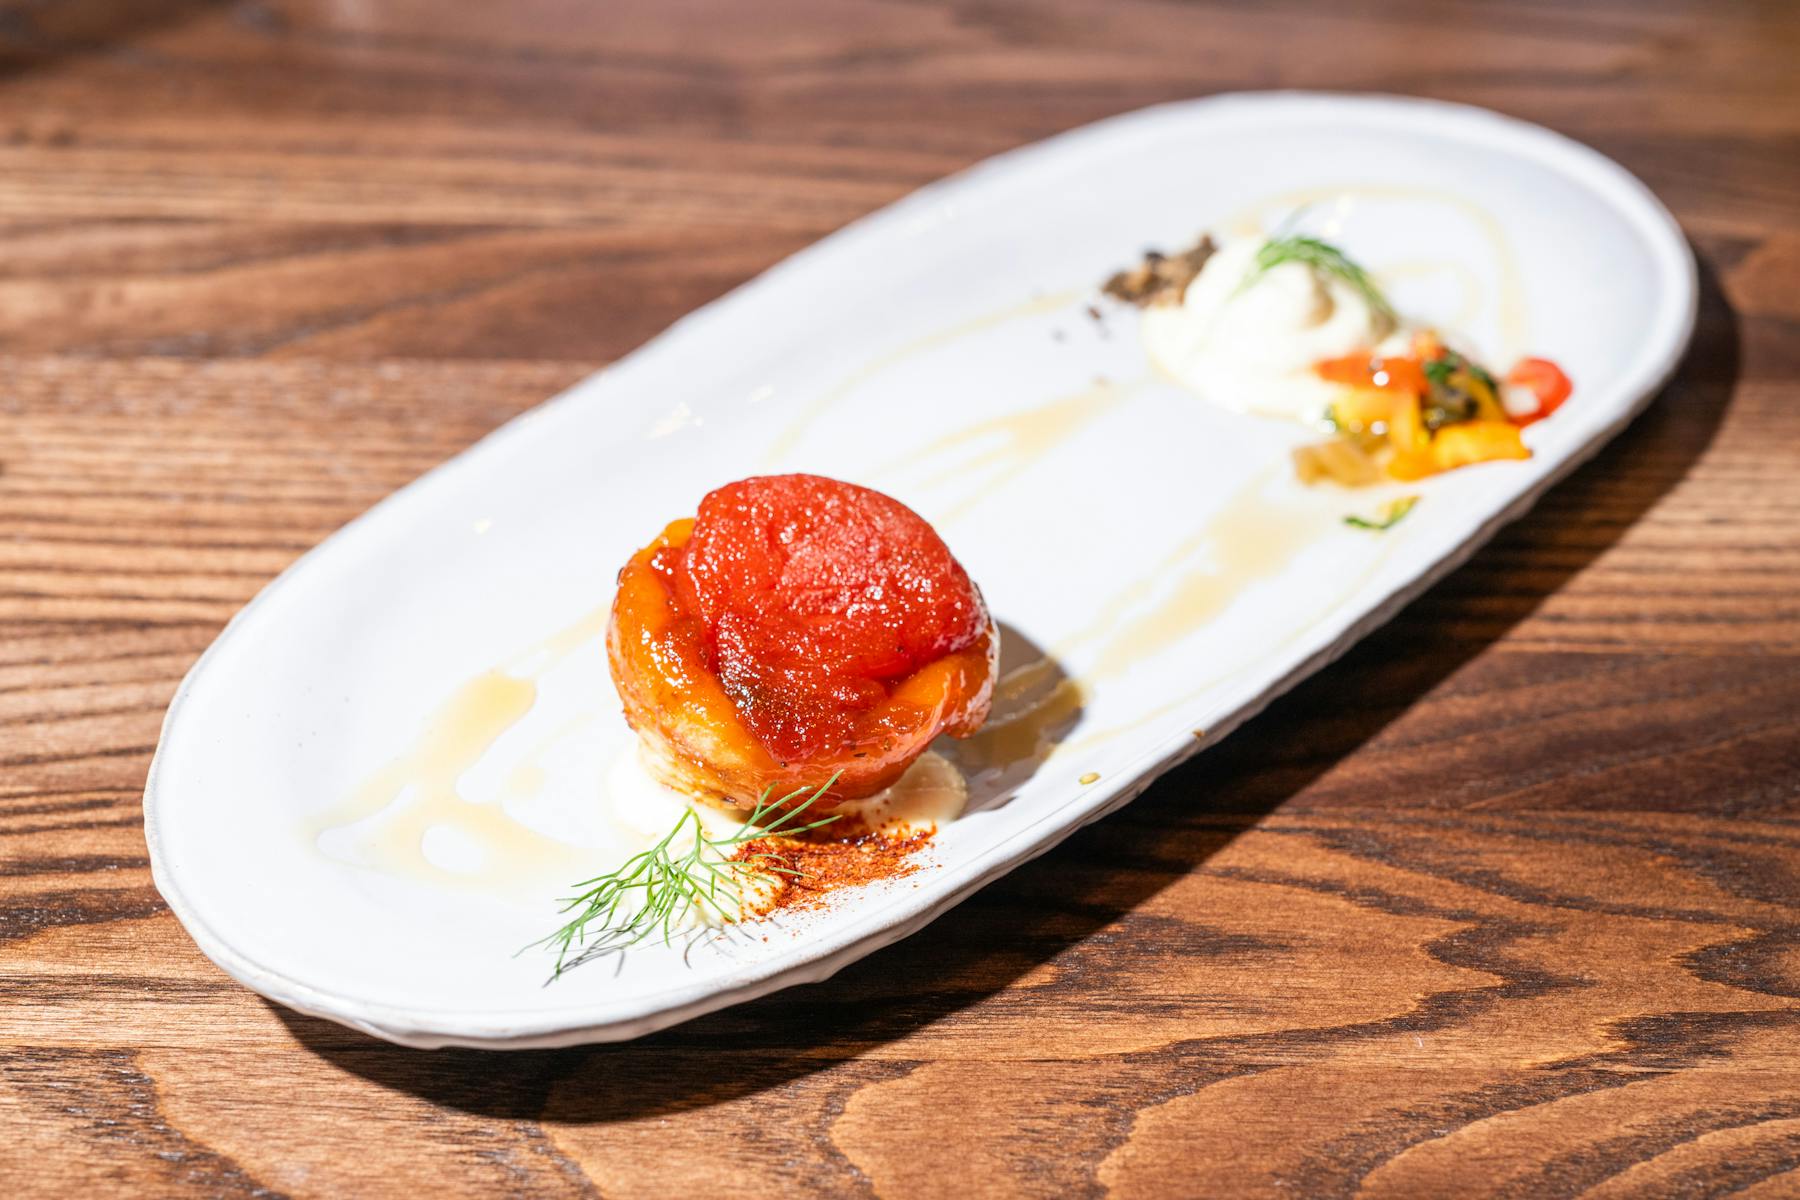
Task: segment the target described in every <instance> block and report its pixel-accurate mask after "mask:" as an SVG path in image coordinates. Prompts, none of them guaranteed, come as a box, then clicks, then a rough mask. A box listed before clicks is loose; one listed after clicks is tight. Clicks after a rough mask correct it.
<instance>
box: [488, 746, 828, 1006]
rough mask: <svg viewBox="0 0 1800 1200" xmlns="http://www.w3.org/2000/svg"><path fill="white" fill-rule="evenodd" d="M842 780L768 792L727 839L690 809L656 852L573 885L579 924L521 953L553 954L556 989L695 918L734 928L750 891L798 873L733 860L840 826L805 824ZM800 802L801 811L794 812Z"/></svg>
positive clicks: (768, 862)
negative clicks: (759, 845)
mask: <svg viewBox="0 0 1800 1200" xmlns="http://www.w3.org/2000/svg"><path fill="white" fill-rule="evenodd" d="M837 779H838V777H837V775H833V776H832V777H831V778H830V779H828V780H826V781H825V782H824V783H823V784H821V785H819V787H817V788H816V789H813V790H812V792H811V794H810V795H809V794H808V790H807V789H806V788H799V789H796V790H795V791H793V792H790V793H788V794H787V795H786V796H783V797H782V798H781V799H779V800H771V799H770V796H771V795H772V794H773V793H774V791H775V789H774V786H773V785H771V786H769V787H767V788H765V789H763V793H762V795H761V796H759V797H758V798H757V802H756V807H755V809H754V810H753V811H752V812H751V813H750V815H749V817H747V818H746V819H745V820H744V823H743V824H742V825H741V826H739V827H738V828H737V830H736V831H734V832H732V833H730V834H727V835H726V836H724V837H708V836H706V830H705V828H704V827H703V826H702V825H701V823H700V814H699V813H697V812H695V811H694V810H693V809H691V808H689V809H686V810H684V811H683V812H682V814H681V816H680V817H679V818H677V819H676V821H675V827H674V828H673V829H671V830H669V832H668V833H667V834H665V835H664V836H663V838H662V840H661V841H659V842H657V843H656V844H655V845H654V846H651V847H650V848H649V849H648V850H643V851H640V852H638V853H637V854H634V855H632V856H631V857H630V858H628V859H626V860H625V862H624V863H623V864H622V865H620V866H619V867H617V868H615V869H613V870H611V871H608V872H607V873H606V874H604V875H596V876H594V877H593V878H592V879H584V880H582V881H581V882H580V883H577V884H575V885H574V886H575V887H577V888H580V889H582V890H581V891H580V892H579V893H578V894H577V895H575V896H572V897H569V898H568V900H566V901H565V902H564V904H563V907H562V910H561V911H562V912H564V913H571V912H572V913H575V916H574V917H573V918H572V919H571V920H569V921H568V922H566V923H565V924H564V925H563V926H562V927H561V928H559V929H557V930H556V931H555V932H554V933H551V934H549V935H547V936H545V937H542V938H539V939H538V940H537V941H535V942H532V943H530V944H529V945H527V946H524V947H522V948H521V949H520V951H519V953H521V954H523V953H524V952H525V951H526V950H531V949H535V948H537V947H540V946H541V947H547V948H549V949H552V950H554V951H555V952H556V966H555V968H554V969H553V970H552V971H551V974H550V978H549V979H548V980H547V981H546V982H547V983H554V982H556V980H558V979H560V978H562V975H563V973H564V972H565V971H569V970H573V969H574V968H575V967H578V966H580V965H581V964H582V963H584V962H588V961H590V960H591V959H595V958H599V957H602V956H604V955H607V954H614V953H618V952H619V951H622V950H626V949H629V948H630V947H632V946H635V945H637V944H638V943H640V942H643V941H647V940H648V939H650V938H652V937H656V936H657V935H659V934H660V935H661V938H662V941H663V943H664V944H665V945H667V944H669V943H670V942H671V941H672V940H673V939H674V936H675V933H676V931H677V930H679V929H681V928H682V927H683V926H684V925H685V924H686V922H687V920H688V918H689V917H690V916H698V917H699V918H700V919H701V921H703V922H705V923H707V924H711V925H728V924H731V923H732V922H734V921H737V920H738V919H739V918H740V916H741V915H742V913H743V908H744V892H745V890H746V889H747V888H750V887H752V886H755V885H756V884H759V883H772V882H775V881H776V880H777V879H778V878H779V877H781V876H783V875H798V874H800V872H798V871H796V870H794V869H793V868H791V867H787V866H784V865H781V860H780V859H779V857H778V856H777V855H774V854H769V853H757V854H751V855H749V856H748V857H746V858H732V857H731V852H732V851H733V850H735V849H736V848H737V847H739V846H742V845H744V844H745V843H746V842H752V841H755V840H757V839H758V838H765V837H793V836H796V835H798V834H802V833H806V832H808V831H810V830H813V829H817V828H819V827H820V826H822V825H829V824H831V823H832V822H833V821H835V820H837V819H838V815H837V814H833V815H832V816H829V817H821V818H819V819H817V820H813V821H806V822H804V823H802V821H801V818H802V817H804V816H805V814H806V811H807V810H808V809H809V808H811V807H812V806H813V804H815V803H816V802H817V801H818V800H819V798H820V797H821V796H823V795H825V793H826V792H828V791H830V790H831V785H832V784H834V783H836V782H837ZM803 796H804V797H805V799H804V800H800V798H801V797H803ZM795 800H800V803H798V804H794V803H793V801H795Z"/></svg>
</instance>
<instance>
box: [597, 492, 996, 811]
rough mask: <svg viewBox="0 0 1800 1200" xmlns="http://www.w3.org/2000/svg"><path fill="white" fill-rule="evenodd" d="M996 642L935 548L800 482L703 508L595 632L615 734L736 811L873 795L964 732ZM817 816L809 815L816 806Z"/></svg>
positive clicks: (955, 570) (879, 514)
mask: <svg viewBox="0 0 1800 1200" xmlns="http://www.w3.org/2000/svg"><path fill="white" fill-rule="evenodd" d="M998 651H999V637H998V631H997V630H996V629H995V628H994V626H993V622H992V619H991V617H990V616H989V615H988V612H987V609H986V606H985V605H984V604H983V603H982V602H981V597H980V593H979V592H978V591H977V590H976V589H975V587H974V585H973V584H972V583H970V582H969V580H968V577H967V575H966V574H965V573H964V572H963V571H962V568H961V566H960V565H959V564H957V563H956V561H955V559H954V558H952V557H951V556H950V554H949V551H948V550H947V549H944V547H943V543H942V542H941V541H940V540H939V539H938V538H937V535H936V534H935V533H933V532H932V531H931V530H930V527H929V526H928V525H926V524H925V523H924V521H923V520H921V519H920V518H919V517H917V516H916V515H914V514H912V513H911V511H910V510H908V509H905V508H904V507H903V506H901V505H899V504H898V503H897V502H895V501H892V500H889V499H888V498H887V497H885V496H881V495H880V494H879V493H874V492H869V491H867V489H861V488H853V487H851V486H850V485H847V484H839V483H836V482H835V481H831V480H822V479H819V478H818V477H815V476H775V477H769V478H765V479H760V480H758V479H752V480H745V481H743V482H742V483H740V484H733V485H729V486H728V487H727V488H721V489H719V491H717V492H714V493H712V494H711V495H709V496H708V497H707V498H706V500H705V501H703V502H702V504H701V509H700V518H699V522H698V525H697V523H696V521H694V520H681V521H676V522H674V523H672V524H671V525H670V526H669V527H668V528H667V529H665V530H664V531H663V533H662V534H661V535H660V536H659V537H658V538H657V539H656V540H655V541H653V542H651V543H650V544H649V545H648V546H645V547H644V548H643V549H642V550H640V551H638V553H636V554H635V555H633V556H632V558H631V560H630V561H629V562H628V563H626V565H625V567H624V569H623V570H622V571H621V572H620V574H619V590H618V594H617V597H616V598H615V600H614V603H613V610H612V620H611V622H610V624H609V626H608V630H607V652H608V656H609V659H610V664H611V667H612V675H613V681H614V683H615V685H616V686H617V687H618V690H619V695H620V698H621V699H622V700H623V702H624V706H625V716H626V720H627V721H628V722H630V724H631V726H632V728H633V729H635V730H636V731H637V732H638V734H639V736H640V737H641V738H642V740H643V743H644V747H645V750H646V752H647V755H648V757H649V759H650V761H651V763H652V765H653V767H654V768H655V769H656V770H657V771H658V773H659V774H660V775H661V776H662V777H663V778H664V779H665V781H667V782H669V783H671V784H674V785H675V786H678V787H681V788H684V789H686V790H689V791H694V792H698V793H701V794H705V795H711V796H716V797H719V798H723V799H726V800H729V801H731V802H733V803H736V804H738V805H741V806H745V807H748V806H750V805H752V804H754V803H755V802H756V800H757V798H758V797H759V796H760V795H761V794H762V793H763V792H764V790H765V789H767V788H770V787H773V788H774V789H775V793H776V794H777V795H782V794H785V793H786V792H789V791H792V790H794V789H797V788H803V787H816V786H817V785H818V784H819V783H820V782H822V781H823V780H824V779H826V778H828V777H830V776H831V775H832V774H833V773H838V774H839V777H838V781H837V783H836V784H835V785H834V786H833V788H832V791H831V794H830V795H829V796H828V797H827V798H826V802H831V803H835V802H836V801H839V800H846V799H855V798H858V797H861V796H867V795H871V794H873V793H874V792H877V791H880V790H881V789H882V788H885V787H887V786H889V785H890V784H891V783H893V782H894V780H895V779H897V778H898V777H899V776H900V774H901V773H902V772H903V771H904V770H905V769H906V768H907V766H909V765H910V764H911V763H912V762H913V760H914V759H916V758H917V757H918V756H919V755H920V754H922V753H923V752H924V751H925V748H926V747H927V745H929V744H930V742H931V740H932V738H934V737H935V736H936V735H937V734H938V733H940V732H947V733H950V734H951V735H952V736H965V737H966V736H967V735H969V734H971V733H973V732H974V731H975V730H976V729H977V728H978V727H979V726H980V724H981V722H982V721H983V720H985V719H986V716H987V711H988V706H989V703H990V701H991V699H992V694H993V684H994V675H995V664H996V660H997V658H998ZM822 803H824V802H822Z"/></svg>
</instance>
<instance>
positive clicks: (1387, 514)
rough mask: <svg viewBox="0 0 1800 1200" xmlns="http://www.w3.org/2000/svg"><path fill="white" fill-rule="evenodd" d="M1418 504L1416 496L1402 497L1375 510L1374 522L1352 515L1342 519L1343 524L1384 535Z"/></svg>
mask: <svg viewBox="0 0 1800 1200" xmlns="http://www.w3.org/2000/svg"><path fill="white" fill-rule="evenodd" d="M1418 502H1419V498H1418V497H1417V496H1402V497H1400V498H1399V499H1398V500H1389V501H1388V502H1387V503H1386V504H1384V505H1382V506H1381V507H1380V508H1379V509H1378V510H1376V515H1375V519H1374V520H1370V519H1369V518H1368V517H1359V516H1356V515H1355V514H1354V513H1352V514H1351V515H1350V516H1347V517H1345V518H1344V524H1346V525H1350V526H1354V527H1355V528H1357V529H1372V530H1374V531H1375V532H1376V533H1386V532H1387V531H1388V530H1390V529H1392V528H1393V527H1394V526H1396V525H1398V524H1399V523H1400V521H1401V519H1402V518H1403V517H1405V516H1406V514H1407V513H1409V512H1411V511H1412V510H1413V506H1414V505H1416V504H1417V503H1418Z"/></svg>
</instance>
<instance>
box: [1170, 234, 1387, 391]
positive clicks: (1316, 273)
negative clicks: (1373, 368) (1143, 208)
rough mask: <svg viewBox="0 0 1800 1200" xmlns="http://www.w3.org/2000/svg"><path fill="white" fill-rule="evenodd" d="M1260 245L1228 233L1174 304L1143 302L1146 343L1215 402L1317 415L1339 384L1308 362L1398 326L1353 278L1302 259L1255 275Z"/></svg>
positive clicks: (1365, 344) (1375, 339) (1174, 374)
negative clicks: (1371, 302)
mask: <svg viewBox="0 0 1800 1200" xmlns="http://www.w3.org/2000/svg"><path fill="white" fill-rule="evenodd" d="M1264 244H1265V239H1263V238H1260V237H1247V238H1234V239H1232V240H1230V241H1227V242H1225V243H1224V244H1223V245H1221V246H1220V247H1219V249H1218V250H1216V251H1215V252H1214V253H1213V254H1212V255H1211V256H1210V257H1209V258H1208V259H1207V260H1206V263H1205V265H1204V266H1203V267H1202V268H1201V269H1200V273H1199V274H1198V275H1197V276H1196V277H1195V278H1194V279H1193V281H1192V282H1191V283H1189V284H1188V286H1187V290H1186V292H1185V294H1184V295H1183V296H1182V298H1181V301H1180V302H1179V303H1176V304H1153V305H1151V306H1149V307H1147V308H1146V309H1145V310H1144V315H1143V338H1144V345H1145V349H1146V350H1147V351H1148V352H1149V354H1150V358H1151V361H1153V362H1154V363H1155V364H1156V365H1157V367H1158V368H1159V369H1160V370H1162V371H1163V372H1164V373H1166V374H1167V375H1169V376H1170V377H1171V378H1173V379H1175V380H1176V381H1177V382H1179V383H1181V384H1182V385H1183V386H1184V387H1187V388H1189V389H1190V390H1192V391H1194V392H1195V393H1197V394H1198V395H1199V396H1201V397H1202V398H1203V399H1205V400H1207V401H1209V402H1211V403H1213V404H1218V405H1221V406H1223V407H1225V408H1229V409H1232V410H1234V411H1237V412H1256V413H1263V414H1266V415H1269V416H1279V417H1290V418H1293V419H1296V420H1300V421H1306V422H1309V423H1310V422H1314V421H1317V420H1319V419H1321V418H1322V417H1323V416H1324V414H1325V410H1326V408H1327V407H1328V406H1329V405H1330V404H1331V401H1332V398H1333V397H1334V396H1335V395H1336V394H1337V393H1338V392H1339V391H1340V390H1341V388H1339V387H1338V386H1336V385H1333V384H1330V383H1327V382H1326V381H1325V380H1323V379H1320V378H1319V377H1318V376H1317V375H1316V374H1314V372H1313V365H1314V364H1315V363H1318V362H1320V361H1321V360H1324V359H1328V358H1338V357H1341V356H1343V355H1347V354H1354V353H1355V352H1357V351H1358V350H1366V349H1369V348H1371V347H1377V348H1379V347H1381V345H1382V343H1383V342H1385V341H1387V340H1388V339H1389V338H1390V337H1392V336H1393V335H1394V334H1395V333H1396V332H1397V327H1396V325H1395V323H1394V320H1393V318H1392V317H1391V316H1390V315H1388V314H1387V313H1384V312H1382V311H1380V310H1379V309H1377V308H1375V307H1374V306H1372V305H1371V304H1370V303H1369V301H1368V299H1367V298H1366V297H1364V296H1363V294H1362V293H1361V292H1359V291H1358V290H1357V289H1356V288H1355V287H1354V286H1353V285H1351V284H1350V283H1349V282H1347V281H1345V280H1343V279H1341V278H1339V277H1337V276H1335V275H1332V274H1330V273H1328V272H1324V271H1320V270H1318V269H1316V268H1314V267H1312V266H1310V265H1308V264H1306V263H1303V262H1284V263H1281V264H1279V265H1277V266H1274V267H1271V268H1270V269H1268V270H1267V271H1264V272H1262V273H1261V274H1260V275H1258V274H1256V254H1257V251H1258V250H1259V249H1261V248H1262V246H1263V245H1264ZM1253 276H1254V278H1252V277H1253ZM1246 280H1249V281H1250V282H1249V283H1248V285H1246V282H1245V281H1246Z"/></svg>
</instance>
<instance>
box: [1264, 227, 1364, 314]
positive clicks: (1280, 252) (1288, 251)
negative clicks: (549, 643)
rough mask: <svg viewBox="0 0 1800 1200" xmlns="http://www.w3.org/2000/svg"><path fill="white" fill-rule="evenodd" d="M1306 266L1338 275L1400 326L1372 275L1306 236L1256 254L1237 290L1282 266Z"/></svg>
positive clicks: (1281, 240) (1281, 239)
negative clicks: (1301, 264)
mask: <svg viewBox="0 0 1800 1200" xmlns="http://www.w3.org/2000/svg"><path fill="white" fill-rule="evenodd" d="M1289 262H1297V263H1304V264H1306V265H1307V266H1309V267H1311V268H1312V269H1313V270H1315V271H1323V272H1324V273H1325V274H1327V275H1335V276H1337V277H1338V278H1339V279H1342V280H1343V281H1344V282H1345V283H1347V284H1349V285H1350V286H1351V287H1353V288H1355V289H1356V290H1357V291H1358V292H1359V293H1361V294H1362V298H1363V299H1364V300H1367V301H1368V302H1369V307H1370V308H1372V309H1374V310H1375V311H1376V312H1378V313H1380V314H1381V315H1382V316H1384V317H1386V318H1387V319H1388V320H1389V321H1393V322H1398V321H1399V317H1398V315H1397V314H1396V313H1395V312H1394V306H1393V305H1391V304H1389V303H1388V299H1387V297H1386V296H1384V295H1382V294H1381V289H1380V288H1379V287H1377V286H1376V285H1375V280H1374V279H1373V278H1371V277H1370V275H1369V273H1368V272H1367V271H1365V270H1363V269H1362V268H1361V267H1359V266H1357V265H1356V263H1354V262H1352V261H1351V259H1350V256H1349V255H1347V254H1345V253H1344V252H1343V251H1342V250H1339V249H1338V248H1337V247H1336V246H1333V245H1332V244H1331V243H1330V242H1326V241H1321V240H1320V239H1319V238H1316V237H1307V236H1305V235H1304V234H1288V235H1285V236H1282V235H1277V236H1276V237H1272V238H1270V239H1269V240H1268V241H1266V242H1264V243H1263V244H1262V248H1261V249H1259V250H1258V251H1257V252H1256V262H1255V264H1254V265H1252V266H1251V268H1250V272H1249V274H1247V275H1245V276H1244V282H1242V283H1240V284H1238V287H1237V290H1238V291H1240V292H1242V291H1244V290H1245V289H1246V288H1248V287H1250V286H1251V285H1252V284H1254V283H1255V282H1256V281H1257V280H1259V279H1261V278H1262V277H1263V276H1264V275H1266V274H1267V273H1268V272H1270V271H1272V270H1274V269H1275V268H1276V267H1279V266H1280V265H1281V264H1282V263H1289Z"/></svg>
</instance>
